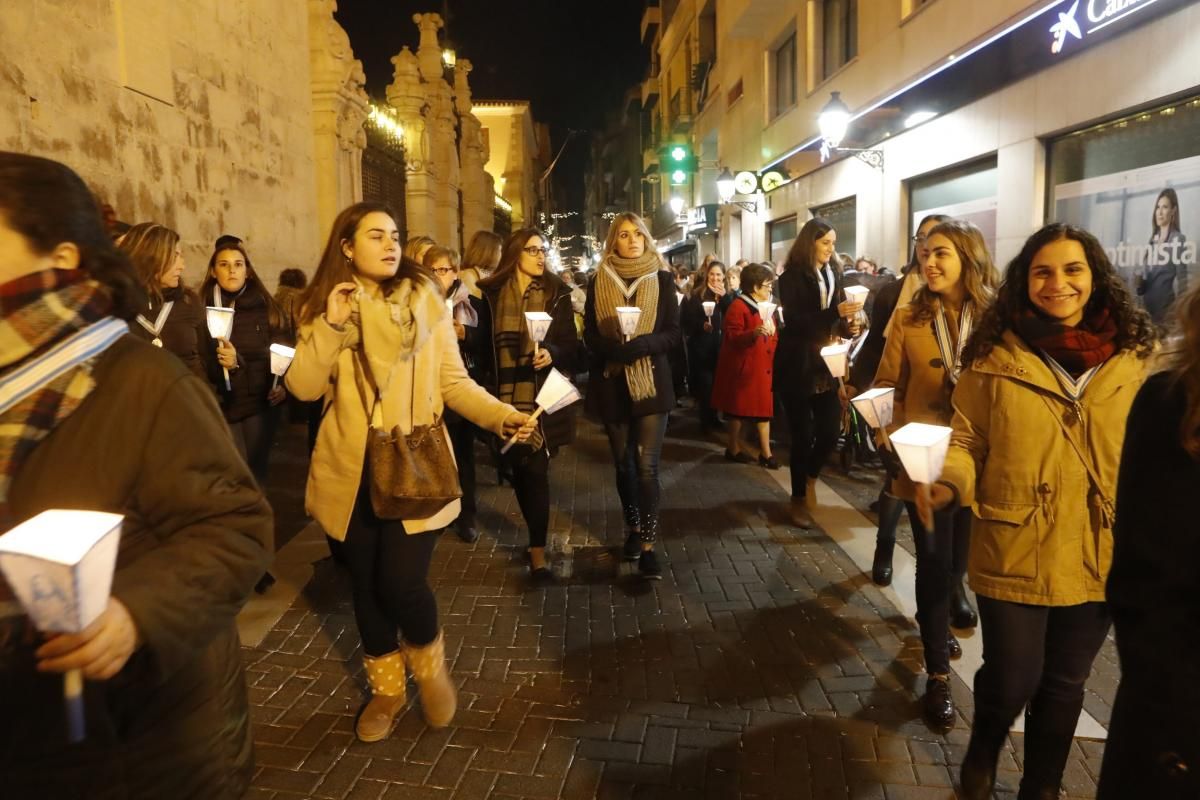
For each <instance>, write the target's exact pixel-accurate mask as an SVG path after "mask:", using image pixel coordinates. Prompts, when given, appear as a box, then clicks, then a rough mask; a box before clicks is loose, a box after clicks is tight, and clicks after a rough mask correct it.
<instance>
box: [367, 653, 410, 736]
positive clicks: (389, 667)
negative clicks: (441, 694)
mask: <svg viewBox="0 0 1200 800" xmlns="http://www.w3.org/2000/svg"><path fill="white" fill-rule="evenodd" d="M363 663H364V664H366V667H367V683H368V684H369V685H370V687H371V699H370V700H369V701H367V704H366V705H365V706H363V709H362V711H360V712H359V714H358V722H357V723H355V726H354V732H355V733H356V734H358V738H359V740H361V741H364V742H378V741H379V740H380V739H386V738H387V737H388V736H389V735H391V733H392V729H393V728H395V727H396V719H397V718H398V717H399V716H400V712H402V711H404V701H405V685H406V683H407V680H408V679H407V677H406V676H405V674H404V655H403V654H402V653H401V652H400V651H399V650H397V651H396V652H394V653H388V654H387V655H386V656H379V657H378V658H372V657H371V656H363Z"/></svg>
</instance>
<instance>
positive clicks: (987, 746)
mask: <svg viewBox="0 0 1200 800" xmlns="http://www.w3.org/2000/svg"><path fill="white" fill-rule="evenodd" d="M1006 736H1008V723H1007V722H1005V721H1004V720H1002V719H999V718H997V717H995V716H994V715H992V714H988V713H987V712H986V711H983V710H981V709H979V708H976V709H975V721H974V723H973V724H972V725H971V741H970V743H969V744H968V745H967V753H966V755H965V756H963V763H962V770H961V772H959V779H960V782H961V787H962V791H961V794H960V797H961V798H962V800H991V797H992V790H993V789H995V787H996V762H997V761H998V760H999V759H1000V750H1001V748H1003V747H1004V739H1005V737H1006Z"/></svg>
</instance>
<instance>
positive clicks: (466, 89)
mask: <svg viewBox="0 0 1200 800" xmlns="http://www.w3.org/2000/svg"><path fill="white" fill-rule="evenodd" d="M470 74H471V62H470V61H467V60H466V59H459V61H458V64H457V65H456V66H455V68H454V106H455V108H456V109H457V111H458V121H459V126H460V127H461V130H462V135H461V136H460V137H459V143H458V160H459V166H460V168H461V183H462V217H463V236H464V238H466V239H467V240H468V241H469V240H470V238H471V236H472V234H474V233H475V232H476V231H478V230H488V231H490V230H491V229H492V226H493V217H492V204H493V200H492V188H491V182H490V181H489V180H488V179H489V178H490V177H491V176H489V175H488V174H487V171H486V170H485V169H484V165H485V164H486V163H487V159H488V154H487V153H485V152H484V146H483V126H482V125H481V124H480V122H479V119H478V118H477V117H476V116H475V115H474V114H472V113H471V87H470V85H469V83H468V76H469V75H470Z"/></svg>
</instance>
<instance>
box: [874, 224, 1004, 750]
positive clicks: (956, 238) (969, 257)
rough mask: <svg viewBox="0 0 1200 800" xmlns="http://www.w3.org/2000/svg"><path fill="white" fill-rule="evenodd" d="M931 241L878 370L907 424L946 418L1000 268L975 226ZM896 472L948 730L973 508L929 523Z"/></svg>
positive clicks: (933, 716)
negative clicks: (919, 281)
mask: <svg viewBox="0 0 1200 800" xmlns="http://www.w3.org/2000/svg"><path fill="white" fill-rule="evenodd" d="M926 247H927V249H928V254H927V255H926V256H925V258H924V260H923V262H922V263H921V265H920V269H921V273H922V275H923V276H924V278H925V280H924V285H923V286H922V287H921V288H920V289H919V290H918V291H917V293H916V295H915V296H914V297H913V300H912V302H911V303H910V304H909V305H908V307H907V308H902V309H900V310H899V311H897V313H896V323H895V324H894V325H893V326H892V333H891V335H890V336H889V337H888V339H887V347H886V349H885V350H884V351H883V359H882V360H881V362H880V364H879V371H878V372H877V373H876V375H875V382H874V386H875V388H887V387H893V388H894V389H895V413H894V415H893V418H892V427H893V428H899V427H900V426H902V425H905V424H907V423H909V422H924V423H926V424H930V425H949V424H950V419H951V417H952V416H953V413H954V410H953V408H952V407H951V406H950V393H951V392H953V391H954V384H955V383H957V382H958V378H959V375H960V374H961V373H962V352H963V347H964V346H965V345H966V343H967V339H968V338H969V337H970V334H971V328H972V324H973V321H974V320H977V319H979V318H980V317H981V316H982V315H983V313H984V311H985V310H986V309H987V307H988V306H989V305H991V302H992V297H993V296H994V294H995V286H996V269H995V267H993V266H992V257H991V256H990V255H989V254H988V250H987V245H986V244H985V243H984V240H983V234H982V233H981V232H980V230H979V228H977V227H975V226H974V225H972V224H971V223H969V222H960V221H958V220H946V221H944V222H941V223H939V224H938V225H937V226H936V227H934V228H932V229H930V230H929V233H928V243H927V245H926ZM914 271H915V270H914ZM881 452H883V451H881ZM893 471H895V472H898V474H897V475H896V478H895V480H894V481H892V486H891V488H890V490H889V491H890V493H891V494H892V496H894V497H897V498H899V499H901V500H903V501H904V502H905V505H906V506H907V508H908V518H909V520H910V522H911V523H912V531H913V544H914V546H915V549H916V556H917V587H916V588H917V624H918V625H919V626H920V628H921V643H922V645H923V648H924V654H925V674H926V675H927V676H928V677H927V679H926V682H925V695H924V697H923V698H922V700H921V705H922V710H923V712H924V715H925V720H926V722H928V723H929V724H930V725H931V726H932V727H934V728H936V729H939V730H946V729H949V728H950V727H951V726H953V725H954V719H955V717H954V701H953V699H952V698H951V696H950V659H951V658H956V657H958V656H961V655H962V649H961V648H960V647H959V645H958V641H957V640H956V639H955V638H954V637H953V636H952V635H951V633H950V616H951V614H950V610H951V598H952V596H953V594H954V591H955V589H956V588H957V589H958V590H959V591H961V590H962V576H963V573H964V572H965V571H966V564H967V547H968V545H969V544H970V541H971V539H970V537H971V509H969V508H958V509H953V510H946V511H941V512H938V513H937V514H935V515H934V524H933V529H932V530H930V529H929V528H926V527H925V526H924V525H923V524H921V520H920V519H919V516H918V514H917V511H916V506H914V505H913V503H914V501H915V499H916V498H915V496H914V492H913V485H912V482H911V481H910V480H909V479H908V476H907V475H905V474H904V471H903V470H902V469H900V468H899V467H896V468H895V470H893Z"/></svg>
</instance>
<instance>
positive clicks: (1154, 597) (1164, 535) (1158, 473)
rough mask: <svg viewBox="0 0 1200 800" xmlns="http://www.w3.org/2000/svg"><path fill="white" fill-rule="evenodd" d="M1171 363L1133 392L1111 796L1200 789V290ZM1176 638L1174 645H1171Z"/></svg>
mask: <svg viewBox="0 0 1200 800" xmlns="http://www.w3.org/2000/svg"><path fill="white" fill-rule="evenodd" d="M1175 319H1176V322H1177V324H1178V327H1179V333H1180V337H1179V339H1178V341H1177V342H1176V343H1175V345H1174V348H1173V349H1174V352H1173V353H1171V362H1170V366H1169V368H1168V369H1167V370H1166V371H1164V372H1160V373H1158V374H1157V375H1154V376H1152V377H1150V379H1149V380H1147V381H1146V383H1145V385H1144V386H1142V389H1141V391H1140V392H1138V395H1137V397H1136V398H1135V399H1134V401H1133V408H1132V409H1131V410H1130V412H1129V420H1128V423H1127V426H1126V429H1125V446H1124V450H1123V451H1122V453H1121V469H1120V472H1119V473H1118V477H1117V512H1118V513H1117V522H1116V525H1114V526H1113V557H1112V571H1111V572H1110V573H1109V574H1108V586H1107V590H1106V598H1107V600H1108V610H1109V613H1110V614H1112V619H1113V628H1114V630H1115V632H1116V637H1117V653H1118V654H1119V655H1120V658H1121V683H1120V685H1118V686H1117V697H1116V700H1115V701H1114V702H1113V713H1112V721H1111V723H1110V725H1109V729H1108V740H1107V741H1106V742H1105V744H1104V763H1103V766H1102V767H1101V770H1100V785H1099V788H1098V790H1097V794H1096V796H1097V798H1099V800H1123V799H1124V798H1127V797H1141V796H1144V797H1153V798H1155V799H1156V800H1158V799H1159V798H1161V800H1192V798H1196V797H1200V772H1198V771H1197V769H1196V767H1197V765H1200V739H1197V737H1196V715H1197V712H1198V711H1200V672H1198V670H1200V646H1198V645H1200V635H1198V634H1200V630H1197V627H1198V625H1200V573H1197V571H1196V564H1197V563H1200V536H1197V534H1196V517H1195V513H1194V511H1193V510H1192V508H1191V504H1190V503H1189V502H1186V500H1185V498H1190V497H1192V496H1193V495H1194V494H1195V492H1196V488H1197V487H1200V288H1193V289H1192V290H1191V291H1190V292H1189V293H1188V294H1186V295H1184V296H1183V298H1182V299H1181V300H1180V301H1179V304H1178V305H1177V306H1176V315H1175ZM1164 642H1169V643H1170V645H1169V646H1164V644H1163V643H1164Z"/></svg>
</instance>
